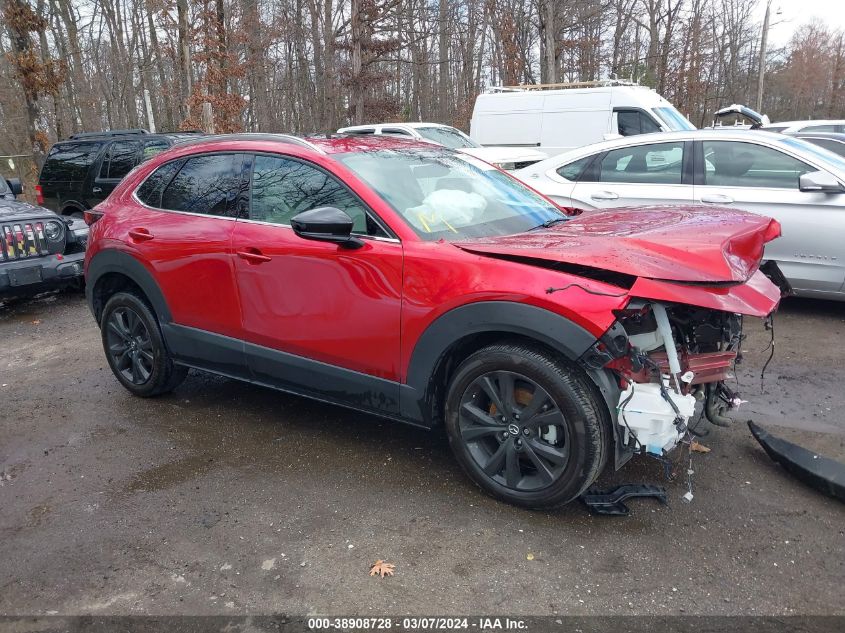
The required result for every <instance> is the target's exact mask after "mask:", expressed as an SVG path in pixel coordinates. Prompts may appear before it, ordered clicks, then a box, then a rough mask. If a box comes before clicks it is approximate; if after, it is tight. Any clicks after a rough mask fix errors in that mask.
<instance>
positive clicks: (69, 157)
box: [41, 143, 103, 182]
mask: <svg viewBox="0 0 845 633" xmlns="http://www.w3.org/2000/svg"><path fill="white" fill-rule="evenodd" d="M102 146H103V144H102V143H57V144H56V145H54V146H53V147H52V149H50V153H49V154H47V160H46V161H45V163H44V168H43V169H42V170H41V180H42V181H44V182H48V181H57V182H62V181H77V180H84V179H85V175H86V173H87V172H88V169H89V168H90V167H91V164H92V163H93V162H94V161H95V160H96V158H97V154H99V153H100V148H102Z"/></svg>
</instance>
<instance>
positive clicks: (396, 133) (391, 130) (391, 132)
mask: <svg viewBox="0 0 845 633" xmlns="http://www.w3.org/2000/svg"><path fill="white" fill-rule="evenodd" d="M381 133H382V134H386V135H387V136H404V137H405V138H412V137H411V134H410V133H409V132H406V131H405V130H400V129H398V128H392V127H385V128H382V129H381Z"/></svg>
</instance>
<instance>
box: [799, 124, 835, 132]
mask: <svg viewBox="0 0 845 633" xmlns="http://www.w3.org/2000/svg"><path fill="white" fill-rule="evenodd" d="M801 131H802V132H838V131H839V130H837V129H836V126H835V125H808V126H807V127H803V128H801Z"/></svg>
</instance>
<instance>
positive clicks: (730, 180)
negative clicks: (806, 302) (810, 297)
mask: <svg viewBox="0 0 845 633" xmlns="http://www.w3.org/2000/svg"><path fill="white" fill-rule="evenodd" d="M697 151H698V152H700V153H699V156H700V160H698V161H697V165H696V186H695V199H696V202H701V203H703V204H713V205H717V206H730V207H736V208H738V209H743V210H745V211H750V212H752V213H759V214H760V215H766V216H769V217H772V218H775V219H776V220H777V221H778V222H780V224H781V226H782V227H783V235H782V236H781V237H780V238H778V239H776V240H774V241H773V242H771V243H770V244H768V245H767V246H766V258H767V259H773V260H775V261H777V262H778V264H779V266H780V268H781V270H782V271H783V273H784V275H786V278H787V279H789V281H790V283H792V285H793V286H794V287H795V288H796V289H797V290H803V291H808V292H813V291H817V292H826V293H829V292H839V291H841V289H842V286H843V283H845V239H843V236H845V193H843V194H831V193H820V192H806V191H801V190H800V189H799V188H798V179H799V177H800V176H801V174H804V173H807V172H811V171H817V170H816V168H815V167H813V166H812V165H809V164H807V163H805V162H803V161H801V160H799V159H797V158H795V157H793V156H790V155H789V154H786V153H785V152H781V151H779V150H776V149H774V148H771V147H767V146H765V145H760V144H757V143H752V142H749V141H727V140H726V141H697Z"/></svg>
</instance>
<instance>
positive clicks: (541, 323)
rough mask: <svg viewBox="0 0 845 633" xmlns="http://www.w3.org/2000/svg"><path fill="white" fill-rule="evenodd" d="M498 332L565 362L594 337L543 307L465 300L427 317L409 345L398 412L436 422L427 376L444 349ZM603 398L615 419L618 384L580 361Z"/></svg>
mask: <svg viewBox="0 0 845 633" xmlns="http://www.w3.org/2000/svg"><path fill="white" fill-rule="evenodd" d="M494 332H495V333H503V334H512V335H518V336H524V337H526V338H530V339H533V340H535V341H537V342H539V343H541V344H543V345H545V346H547V347H549V348H551V349H553V350H555V351H556V352H557V353H559V354H561V355H562V356H563V357H564V358H567V359H569V360H571V361H579V359H581V357H582V356H583V355H584V354H585V352H587V351H588V350H589V349H590V348H591V347H592V345H593V344H594V343H595V342H596V340H597V339H596V337H595V336H594V335H593V334H591V333H590V332H588V331H587V330H586V329H584V328H583V327H581V326H580V325H578V324H577V323H574V322H573V321H571V320H569V319H567V318H566V317H564V316H561V315H559V314H555V313H554V312H551V311H549V310H546V309H543V308H538V307H537V306H533V305H529V304H525V303H516V302H513V301H478V302H475V303H469V304H466V305H463V306H460V307H457V308H454V309H453V310H450V311H449V312H446V313H445V314H443V315H441V316H440V317H438V318H437V319H435V321H434V322H432V323H431V324H430V325H429V326H428V327H427V328H426V330H425V331H424V332H423V333H422V335H421V336H420V338H419V339H418V340H417V343H416V345H415V346H414V351H413V352H412V354H411V358H410V361H409V363H408V374H407V380H406V383H407V384H406V385H405V386H404V387H405V389H403V392H402V400H401V411H402V415H403V417H407V418H411V419H414V420H418V421H420V422H422V423H423V424H425V425H426V426H433V425H434V424H436V423H437V422H438V420H437V418H436V417H434V416H433V413H434V412H433V404H434V402H433V399H434V397H435V395H436V394H434V393H432V389H433V388H436V385H432V384H431V378H432V377H433V376H434V375H435V372H436V371H437V369H438V367H439V365H440V364H441V363H442V362H443V360H444V358H445V357H446V356H447V354H448V353H449V351H450V350H452V349H453V348H454V346H455V345H456V344H457V343H459V341H460V340H461V339H463V338H465V337H467V336H471V335H475V334H488V333H494ZM581 365H582V367H583V368H584V371H586V372H587V374H588V375H589V376H590V378H591V379H592V380H593V382H594V383H595V385H596V387H597V388H598V390H599V392H600V393H601V395H602V399H603V400H604V401H605V402H606V403H607V406H608V410H609V412H610V414H611V418H613V419H615V413H616V404H617V403H618V401H619V388H618V386H616V384H615V382H614V381H613V380H612V379H611V375H610V374H609V373H608V372H607V371H605V370H603V369H594V368H591V367H588V366H585V365H584V364H583V363H581Z"/></svg>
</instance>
